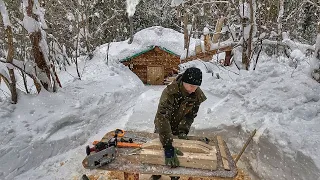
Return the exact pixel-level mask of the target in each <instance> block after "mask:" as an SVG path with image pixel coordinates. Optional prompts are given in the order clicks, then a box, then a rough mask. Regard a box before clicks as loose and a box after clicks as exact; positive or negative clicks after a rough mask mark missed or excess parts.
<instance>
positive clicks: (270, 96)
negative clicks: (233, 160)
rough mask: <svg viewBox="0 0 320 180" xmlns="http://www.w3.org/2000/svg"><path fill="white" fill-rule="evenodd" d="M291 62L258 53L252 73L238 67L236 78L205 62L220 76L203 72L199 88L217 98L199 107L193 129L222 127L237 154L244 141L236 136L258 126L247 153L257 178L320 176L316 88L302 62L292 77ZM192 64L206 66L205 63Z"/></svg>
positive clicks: (319, 110)
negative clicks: (257, 62) (238, 74)
mask: <svg viewBox="0 0 320 180" xmlns="http://www.w3.org/2000/svg"><path fill="white" fill-rule="evenodd" d="M300 55H301V53H300V52H296V53H293V56H294V57H296V58H298V57H300ZM289 61H290V60H288V59H287V60H285V61H284V62H279V61H278V60H277V59H272V58H269V57H266V56H262V57H261V61H260V60H259V64H258V66H257V70H256V71H251V72H247V71H240V76H237V75H235V74H233V73H230V71H226V70H224V69H222V68H220V69H219V68H217V66H208V65H207V67H209V68H210V67H211V68H213V69H212V70H211V71H213V72H216V73H220V76H221V78H220V79H217V78H216V77H215V76H212V77H210V75H209V76H208V74H206V75H205V78H204V83H203V87H202V88H203V89H204V90H205V94H206V95H208V94H209V95H214V96H216V97H220V98H221V99H220V100H219V101H217V102H212V101H211V105H210V106H209V107H208V106H202V107H201V110H200V112H199V114H198V117H197V120H196V121H195V123H194V127H195V128H196V129H198V130H199V132H201V131H204V130H205V129H211V130H210V131H211V132H212V131H216V132H217V133H218V132H220V131H224V136H225V137H227V139H228V140H227V142H228V143H229V145H230V146H231V147H232V146H234V149H235V150H236V151H237V152H236V153H238V152H239V151H240V149H241V146H242V145H243V144H244V142H245V139H241V138H240V137H241V136H239V134H240V133H246V132H252V131H253V130H254V129H257V130H258V132H257V135H256V136H255V139H254V140H255V142H254V144H253V145H252V146H251V148H249V150H248V151H247V152H250V153H248V154H247V155H245V156H247V158H249V160H248V161H249V162H248V163H249V166H252V168H254V171H255V172H256V173H257V174H258V175H259V176H260V178H261V179H310V180H311V179H317V178H318V177H319V175H320V151H319V148H320V143H319V139H320V134H319V131H318V129H319V128H320V97H319V92H320V86H319V84H318V83H317V82H316V81H314V80H313V79H311V78H310V76H309V74H308V66H309V65H308V64H307V63H306V62H301V65H299V66H298V68H297V71H295V73H294V74H293V76H291V74H292V71H293V70H294V67H290V66H289V65H288V62H289ZM190 63H193V64H192V66H198V67H200V68H201V69H204V70H205V68H204V64H203V63H198V65H195V62H190ZM190 63H189V64H190ZM207 64H209V63H207ZM185 66H188V65H187V64H186V65H185ZM207 67H206V68H207ZM231 70H232V69H231ZM233 71H236V70H233ZM236 72H237V71H236ZM209 101H210V99H209ZM201 129H202V130H201ZM227 129H228V130H229V132H227V131H226V130H227ZM246 136H247V137H248V136H249V135H248V134H246ZM239 142H242V143H239Z"/></svg>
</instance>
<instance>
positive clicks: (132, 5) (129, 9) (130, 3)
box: [127, 0, 140, 17]
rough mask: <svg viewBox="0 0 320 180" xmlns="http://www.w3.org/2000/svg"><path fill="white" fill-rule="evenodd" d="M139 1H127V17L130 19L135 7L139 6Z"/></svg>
mask: <svg viewBox="0 0 320 180" xmlns="http://www.w3.org/2000/svg"><path fill="white" fill-rule="evenodd" d="M139 1H140V0H127V13H128V16H130V17H132V16H133V15H134V13H135V12H136V6H137V5H138V4H139Z"/></svg>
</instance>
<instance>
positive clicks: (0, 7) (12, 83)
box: [0, 0, 18, 104]
mask: <svg viewBox="0 0 320 180" xmlns="http://www.w3.org/2000/svg"><path fill="white" fill-rule="evenodd" d="M0 13H1V16H2V20H3V24H4V27H5V31H6V34H7V39H8V55H7V63H9V64H10V63H12V62H13V55H14V47H13V33H12V28H11V22H10V19H9V16H8V11H7V8H6V5H5V4H4V2H3V0H0ZM7 69H8V72H9V77H8V76H7V75H6V72H5V71H4V70H2V71H1V69H0V82H1V79H3V80H4V81H5V83H6V84H7V86H8V88H9V89H10V92H11V101H12V103H14V104H16V103H17V101H18V95H17V88H16V77H15V73H14V69H13V67H12V66H10V67H9V66H7Z"/></svg>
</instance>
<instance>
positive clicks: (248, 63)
mask: <svg viewBox="0 0 320 180" xmlns="http://www.w3.org/2000/svg"><path fill="white" fill-rule="evenodd" d="M252 1H253V0H249V5H250V32H249V39H248V50H247V57H248V60H247V64H246V70H249V66H250V62H251V54H252V38H253V27H254V20H253V18H254V17H253V16H254V12H253V3H252Z"/></svg>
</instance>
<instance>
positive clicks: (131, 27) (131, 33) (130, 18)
mask: <svg viewBox="0 0 320 180" xmlns="http://www.w3.org/2000/svg"><path fill="white" fill-rule="evenodd" d="M129 23H130V39H129V42H128V43H129V44H131V43H132V41H133V17H132V16H129Z"/></svg>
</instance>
